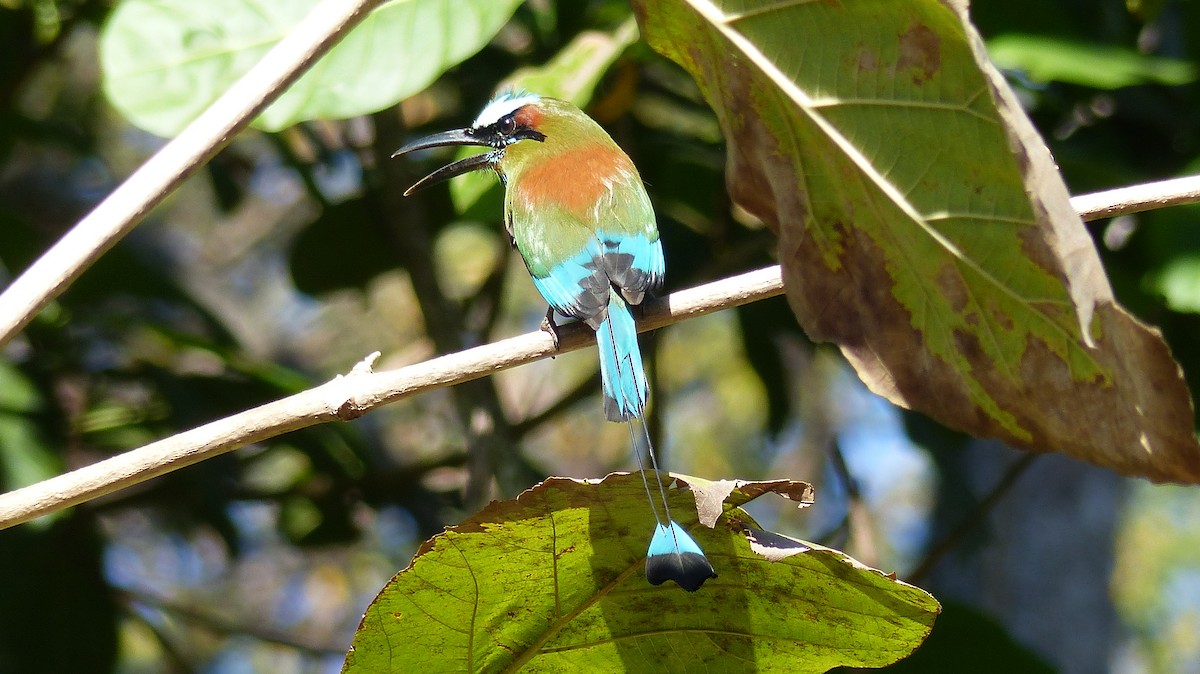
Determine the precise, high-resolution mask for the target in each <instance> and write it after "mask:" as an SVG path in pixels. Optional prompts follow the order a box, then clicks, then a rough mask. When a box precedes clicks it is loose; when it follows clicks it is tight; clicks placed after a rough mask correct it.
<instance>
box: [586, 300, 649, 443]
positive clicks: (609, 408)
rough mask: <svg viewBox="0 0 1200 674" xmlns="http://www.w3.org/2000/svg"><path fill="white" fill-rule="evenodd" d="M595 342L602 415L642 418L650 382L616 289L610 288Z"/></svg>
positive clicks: (615, 418) (618, 418)
mask: <svg viewBox="0 0 1200 674" xmlns="http://www.w3.org/2000/svg"><path fill="white" fill-rule="evenodd" d="M596 345H597V346H598V347H599V349H600V380H601V382H602V385H603V389H604V416H606V417H608V420H609V421H629V420H630V419H633V418H641V416H642V413H643V412H644V411H645V409H646V399H647V398H648V397H649V395H650V384H649V383H647V382H646V372H645V371H644V370H643V369H642V352H641V350H640V349H638V340H637V326H636V325H635V324H634V322H633V314H631V313H629V305H628V304H626V303H625V300H624V299H622V298H621V296H620V295H619V294H618V293H617V291H616V290H615V289H610V290H609V296H608V316H607V317H606V318H605V319H604V320H603V321H602V322H601V323H600V325H599V326H597V327H596Z"/></svg>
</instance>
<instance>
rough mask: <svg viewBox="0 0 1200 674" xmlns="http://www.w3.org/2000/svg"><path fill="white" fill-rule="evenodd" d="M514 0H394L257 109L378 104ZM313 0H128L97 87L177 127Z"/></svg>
mask: <svg viewBox="0 0 1200 674" xmlns="http://www.w3.org/2000/svg"><path fill="white" fill-rule="evenodd" d="M519 4H520V0H392V2H388V3H386V4H384V5H383V6H382V7H380V8H379V9H377V10H375V11H374V12H372V14H371V15H370V16H369V17H367V18H366V19H365V20H364V21H363V22H362V24H360V25H359V26H358V27H357V28H355V29H354V30H353V31H352V32H351V33H350V34H349V35H347V36H346V38H345V39H344V40H342V42H341V43H340V44H339V45H337V46H336V47H334V48H333V50H331V51H330V52H329V53H328V54H326V55H325V56H324V57H323V58H322V59H321V60H320V61H318V62H317V64H316V65H314V66H313V67H312V69H311V70H310V71H309V72H308V73H306V74H305V75H304V76H303V77H302V78H300V80H299V81H297V82H296V83H295V84H293V85H292V86H291V88H289V89H288V90H287V91H286V92H285V93H284V94H283V95H281V96H280V97H279V99H278V100H276V101H275V103H274V104H272V105H271V107H270V108H268V109H267V110H266V112H264V113H263V114H262V116H261V117H259V119H258V120H257V121H256V122H255V124H256V125H257V126H258V127H260V128H263V129H266V130H268V131H277V130H279V129H283V128H285V127H288V126H291V125H292V124H295V123H297V122H301V121H305V120H310V119H341V118H346V117H353V116H355V115H363V114H367V113H371V112H374V111H377V110H382V109H383V108H386V107H388V106H390V105H394V104H395V103H397V102H399V101H401V100H403V99H404V98H406V97H408V96H411V95H413V94H415V93H417V92H419V91H421V90H422V89H424V88H425V87H427V86H428V85H429V84H430V83H431V82H433V81H434V80H435V79H437V77H438V76H439V75H441V74H442V73H443V72H445V71H446V69H447V68H449V67H451V66H453V65H456V64H458V63H461V62H462V61H463V60H465V59H466V58H468V57H469V56H471V55H472V54H474V53H476V52H477V51H479V50H480V49H481V48H483V46H484V45H486V44H487V43H488V41H489V40H491V39H492V37H493V36H494V35H495V34H496V32H497V31H498V30H499V29H500V27H501V26H503V25H504V23H505V22H506V21H507V20H508V18H509V17H510V16H512V13H513V11H515V10H516V7H517V5H519ZM316 5H317V0H288V1H286V2H283V1H274V2H272V1H270V0H205V1H204V2H194V1H193V0H125V1H124V2H122V3H120V4H119V5H117V8H116V9H115V10H114V11H113V13H112V16H111V17H110V18H109V21H108V22H107V23H106V24H105V25H104V27H103V30H102V31H101V34H100V61H101V69H102V72H103V74H104V92H105V95H106V96H107V97H108V100H109V102H111V103H112V105H113V106H114V107H116V108H117V109H118V110H119V111H120V112H121V114H122V115H124V116H125V118H126V119H128V120H129V121H130V122H132V123H133V124H135V125H136V126H138V127H140V128H142V129H145V130H147V131H150V132H152V133H155V134H158V135H160V136H173V135H175V134H177V133H179V131H181V130H182V129H183V127H184V126H186V125H187V124H188V123H189V122H191V121H192V120H193V119H195V118H196V117H197V116H198V115H199V114H200V113H201V112H202V111H203V110H204V109H205V108H206V107H208V106H209V105H210V104H211V103H212V102H213V101H215V100H216V99H217V97H218V96H220V95H221V94H222V93H224V91H225V90H226V89H227V88H228V87H229V86H230V85H231V84H232V83H233V82H234V81H236V80H237V79H238V78H239V77H241V76H242V75H243V74H245V73H246V71H248V70H249V69H250V68H251V66H253V65H254V64H255V63H257V62H258V60H259V59H261V58H262V56H263V55H264V54H265V53H266V52H267V51H268V50H269V49H270V48H271V47H273V46H274V45H275V43H277V42H279V40H280V39H282V38H283V36H284V35H286V34H287V32H288V31H289V30H291V29H292V27H294V26H295V25H296V24H297V23H299V22H300V20H301V19H303V18H304V17H305V15H307V14H308V12H309V10H310V9H312V8H313V7H314V6H316Z"/></svg>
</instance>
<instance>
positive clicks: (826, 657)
mask: <svg viewBox="0 0 1200 674" xmlns="http://www.w3.org/2000/svg"><path fill="white" fill-rule="evenodd" d="M664 477H666V476H664ZM671 477H672V478H674V481H675V482H676V483H677V484H693V485H709V486H711V485H717V484H720V485H722V486H720V487H714V489H715V490H717V491H719V490H723V489H728V494H729V502H726V503H725V505H724V506H723V510H724V512H725V513H726V516H724V517H722V518H720V519H719V520H718V521H717V522H715V526H714V527H713V528H708V527H703V526H700V525H699V524H698V523H697V522H696V518H695V516H694V514H693V512H692V510H691V508H690V507H689V506H690V502H691V501H692V500H693V495H691V494H688V493H687V491H686V490H685V489H671V490H669V494H670V500H671V512H672V514H673V515H674V516H675V519H676V520H677V521H679V522H680V524H681V525H682V526H684V527H685V528H686V529H688V530H689V531H690V532H691V533H692V535H693V536H695V538H696V540H697V541H698V542H699V544H700V545H701V546H702V547H703V548H704V549H705V551H706V552H707V554H708V556H709V558H710V559H711V560H712V562H713V565H714V566H715V567H716V568H717V572H718V573H719V574H720V576H719V577H717V578H714V579H712V580H709V581H708V582H707V583H705V585H704V587H702V588H700V590H699V591H697V592H684V591H683V590H680V589H679V588H678V587H675V585H674V584H671V583H667V584H664V585H660V586H658V587H654V586H651V585H649V584H648V583H647V582H646V578H645V574H644V572H643V569H644V563H645V545H646V543H647V542H648V539H649V536H650V532H651V530H652V529H653V524H654V518H653V516H652V515H651V513H650V509H649V506H648V505H647V504H646V495H645V490H644V488H643V486H642V481H641V478H640V476H638V475H636V474H633V475H629V474H616V475H610V476H608V477H606V478H605V479H603V480H572V479H566V478H551V479H549V480H546V481H545V482H543V483H542V484H540V485H538V486H536V487H534V488H532V489H530V490H529V491H526V492H525V493H523V494H521V495H520V496H519V497H517V498H516V499H513V500H509V501H499V502H495V503H492V504H490V505H489V506H487V507H486V508H484V509H483V510H482V511H481V512H479V513H477V514H476V515H474V516H472V517H470V518H469V519H467V520H466V521H465V522H463V523H462V524H460V525H459V526H457V527H452V528H450V529H449V530H447V531H446V532H445V533H443V534H440V535H438V536H435V537H434V538H432V539H430V540H429V541H427V542H426V543H425V544H424V545H422V546H421V549H420V550H419V551H418V552H417V554H416V556H415V557H414V558H413V560H412V563H411V564H409V566H408V568H406V569H404V570H403V571H401V572H400V573H398V574H396V576H395V577H394V578H392V580H391V581H390V582H389V583H388V584H387V585H386V586H385V587H384V588H383V590H382V591H381V592H380V593H379V596H377V597H376V598H375V600H374V601H373V602H371V605H370V606H369V607H368V608H367V610H366V613H365V614H364V615H363V619H362V623H361V624H360V625H359V628H358V631H357V632H356V633H355V635H354V644H353V647H352V648H351V650H350V653H349V654H348V656H347V659H346V664H345V667H344V669H343V671H344V672H370V673H371V674H376V673H378V672H414V671H419V672H423V673H424V674H433V673H434V672H484V671H486V672H515V671H522V672H566V671H580V672H583V671H594V672H616V671H645V672H650V671H653V672H697V671H710V672H716V671H728V672H741V671H748V670H755V669H757V670H759V671H788V672H797V673H800V674H802V673H804V672H812V673H813V674H816V673H818V672H825V671H828V670H829V669H830V668H832V667H835V666H838V665H846V666H851V667H880V666H883V665H886V664H890V663H892V662H895V661H897V660H899V659H901V658H903V657H905V656H907V655H908V654H909V653H911V652H912V651H913V650H915V649H916V647H917V646H918V645H920V643H921V642H922V641H923V640H924V639H925V637H926V636H928V634H929V631H930V629H931V628H932V626H933V621H934V619H935V617H936V616H937V614H938V612H939V611H940V610H941V607H940V606H939V605H938V603H937V601H936V600H935V599H934V598H933V597H931V596H929V594H927V593H926V592H924V591H922V590H920V589H919V588H916V587H913V586H911V585H908V584H906V583H902V582H897V581H896V580H895V578H894V577H889V576H888V575H887V574H884V573H882V572H880V571H878V570H875V569H871V568H868V567H865V566H863V565H862V564H860V563H858V562H856V561H854V560H853V559H851V558H849V557H847V556H846V555H844V554H843V553H841V552H838V551H836V550H830V549H828V548H821V547H820V546H810V545H807V544H803V543H799V542H796V541H791V539H784V538H783V537H780V536H777V535H771V534H768V533H767V532H757V529H756V528H755V527H756V526H757V525H755V524H754V522H753V519H752V518H751V517H750V516H749V515H748V514H746V512H745V511H743V510H740V509H738V508H737V507H736V506H735V505H732V504H733V503H736V502H745V501H746V500H749V499H750V498H753V496H754V495H755V494H756V493H767V492H779V493H783V494H790V495H792V496H793V497H795V498H797V499H798V500H800V501H801V502H803V501H804V500H805V499H811V495H812V492H811V488H810V487H808V485H806V484H804V483H802V482H794V481H791V480H779V481H775V482H759V483H747V482H740V481H732V480H731V481H722V482H721V483H712V482H707V481H704V480H700V479H698V478H693V477H689V476H686V475H672V476H671ZM622 532H630V533H622ZM754 532H757V537H754V535H753V534H754ZM751 540H758V541H760V542H761V541H766V543H763V545H766V546H767V547H768V548H770V547H771V544H772V543H773V544H774V548H773V549H770V550H766V552H767V553H769V554H771V555H772V558H773V559H775V560H777V561H770V560H769V559H767V558H765V557H764V556H763V554H759V553H757V552H755V551H754V550H753V549H752V546H753V544H752V542H751ZM797 546H800V547H797ZM800 552H802V553H803V554H796V553H800Z"/></svg>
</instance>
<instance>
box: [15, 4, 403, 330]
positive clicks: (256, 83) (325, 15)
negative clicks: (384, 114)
mask: <svg viewBox="0 0 1200 674" xmlns="http://www.w3.org/2000/svg"><path fill="white" fill-rule="evenodd" d="M379 2H380V0H324V2H322V3H321V4H320V5H318V6H317V7H315V8H314V9H313V10H312V11H311V12H309V14H308V16H306V17H305V18H304V20H303V21H301V22H300V23H299V24H298V25H297V26H296V27H295V28H294V29H293V30H292V31H290V32H289V33H288V34H287V36H286V37H284V38H283V39H282V40H280V42H279V44H277V45H275V47H273V48H272V49H271V50H270V51H269V52H267V54H266V56H264V57H263V58H262V60H261V61H259V62H258V63H257V64H256V65H255V66H254V67H253V68H251V69H250V71H249V72H247V73H246V74H245V75H243V76H242V78H241V79H239V80H238V81H237V82H236V83H234V85H233V86H231V87H230V88H229V90H228V91H226V92H225V93H224V94H223V95H222V96H221V97H220V98H219V99H217V101H216V102H214V103H213V104H212V105H211V106H209V107H208V108H207V109H206V110H205V111H204V112H203V113H202V114H201V115H200V116H199V117H198V118H196V120H195V121H194V122H192V123H191V124H189V125H188V127H187V128H186V129H184V130H183V132H182V133H180V134H179V136H177V137H176V138H175V139H174V140H172V141H170V142H169V143H167V144H166V146H164V147H163V148H162V149H161V150H159V151H158V152H157V153H156V154H155V155H154V156H153V157H151V158H150V159H149V160H147V161H146V163H145V164H142V166H141V168H139V169H138V170H137V171H134V173H133V175H131V176H129V178H128V179H126V180H125V182H123V183H121V185H120V186H119V187H117V189H116V190H114V191H113V193H112V194H110V195H109V196H108V198H106V199H105V200H104V201H102V202H100V204H99V205H98V206H96V208H94V209H93V210H92V212H91V213H88V214H87V215H86V216H85V217H84V218H83V219H82V220H80V221H79V223H78V224H76V225H75V227H73V228H72V229H71V231H69V232H67V234H66V235H65V236H64V237H63V238H62V239H60V240H59V241H58V243H56V244H54V246H52V247H51V248H50V250H48V251H46V252H45V254H43V255H42V256H41V257H40V258H38V260H37V261H36V262H34V263H33V264H32V265H31V266H30V267H29V268H28V269H26V270H25V272H24V273H22V274H21V275H20V276H19V277H17V279H16V280H15V281H13V282H12V284H11V285H9V286H8V288H6V289H5V291H4V293H3V294H0V346H3V345H4V344H6V343H8V341H9V340H10V339H12V337H13V336H14V335H16V334H17V332H19V331H20V330H21V328H23V327H24V326H25V325H26V324H27V323H29V321H30V320H32V318H33V317H34V315H36V314H37V312H38V311H40V310H41V309H42V308H43V307H45V306H46V305H47V304H49V302H50V301H51V300H52V299H54V297H56V296H57V295H58V294H59V293H61V292H62V291H63V290H65V289H66V288H67V286H69V285H70V284H71V282H72V281H74V280H75V279H76V278H77V277H78V276H79V275H80V274H81V273H83V271H84V270H85V269H87V268H88V267H89V266H91V264H92V263H93V262H95V261H96V260H97V259H98V258H99V257H100V256H101V255H103V254H104V252H105V251H107V250H108V249H109V248H110V247H112V245H113V244H115V243H116V242H117V241H118V240H120V239H121V237H123V236H125V235H126V234H128V233H129V231H130V230H132V229H133V228H134V226H136V225H137V223H138V222H140V221H141V220H142V218H144V217H145V216H146V214H147V213H149V212H150V210H151V209H153V208H154V207H155V206H156V205H158V204H159V203H160V202H162V200H163V199H164V198H166V196H167V195H168V194H170V193H171V192H172V191H173V190H174V189H175V188H176V187H178V186H179V184H180V183H182V182H183V181H184V179H186V178H187V177H188V176H190V175H191V174H192V173H194V172H195V171H196V170H197V169H199V168H200V167H201V166H204V164H205V163H206V162H207V161H208V160H209V159H211V158H212V157H213V155H215V154H216V153H217V151H219V150H220V149H221V148H222V147H224V146H225V144H226V143H228V142H229V140H230V139H231V138H233V136H234V135H235V134H236V133H237V132H238V131H240V130H241V129H243V128H244V127H245V126H246V125H247V124H249V123H250V121H251V120H253V119H254V118H255V117H256V116H258V114H259V113H260V112H262V111H263V110H264V109H266V107H267V105H269V104H270V103H271V101H273V100H274V99H275V98H276V97H278V96H279V95H280V94H281V93H283V92H284V91H286V90H287V87H288V85H289V84H291V83H292V82H293V81H295V80H296V79H297V78H299V77H300V75H301V74H303V72H304V71H305V70H306V69H307V67H308V66H309V65H310V64H311V63H313V62H314V61H316V59H317V58H319V57H320V56H321V55H322V54H324V53H325V52H326V51H328V50H329V48H330V47H332V46H333V45H334V44H335V43H336V42H337V40H338V39H339V38H340V37H341V36H342V35H344V34H345V33H347V32H349V31H350V29H351V28H353V27H354V26H355V25H356V24H357V23H358V22H359V21H360V20H362V19H363V18H364V17H365V16H366V14H367V12H368V11H369V10H370V9H371V8H373V7H374V6H375V5H377V4H378V3H379Z"/></svg>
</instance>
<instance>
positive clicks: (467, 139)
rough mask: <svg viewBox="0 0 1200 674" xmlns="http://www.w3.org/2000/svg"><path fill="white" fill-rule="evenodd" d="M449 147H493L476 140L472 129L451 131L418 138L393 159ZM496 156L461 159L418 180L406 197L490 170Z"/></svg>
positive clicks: (408, 190) (488, 155) (494, 154)
mask: <svg viewBox="0 0 1200 674" xmlns="http://www.w3.org/2000/svg"><path fill="white" fill-rule="evenodd" d="M447 145H455V146H457V145H482V146H484V147H491V145H490V144H489V143H488V142H487V141H485V140H481V139H479V138H476V137H475V136H474V134H472V133H471V129H453V130H451V131H443V132H441V133H435V134H433V135H432V136H425V137H424V138H418V139H416V140H414V141H411V142H409V143H406V144H405V145H404V147H402V148H400V149H399V150H396V151H395V152H393V153H392V157H399V156H400V155H402V154H407V153H409V152H414V151H416V150H426V149H429V148H431V147H443V146H447ZM496 155H497V153H496V151H495V150H493V151H492V152H484V153H482V154H477V155H475V156H473V157H467V158H466V159H460V160H458V161H456V162H454V163H453V164H450V165H448V166H443V167H442V168H440V169H438V170H436V171H434V172H433V173H430V174H429V175H427V176H425V177H424V178H421V179H420V180H418V181H417V182H416V184H414V185H413V186H412V187H410V188H408V189H407V190H405V191H404V196H406V197H407V196H409V195H411V194H413V193H415V192H417V191H418V190H422V189H425V188H426V187H429V186H430V185H432V184H434V183H439V182H441V181H443V180H448V179H450V178H453V177H454V176H457V175H462V174H464V173H470V172H471V171H478V170H479V169H483V168H489V167H491V166H492V164H493V163H494V162H495V161H496V158H497V156H496Z"/></svg>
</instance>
